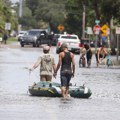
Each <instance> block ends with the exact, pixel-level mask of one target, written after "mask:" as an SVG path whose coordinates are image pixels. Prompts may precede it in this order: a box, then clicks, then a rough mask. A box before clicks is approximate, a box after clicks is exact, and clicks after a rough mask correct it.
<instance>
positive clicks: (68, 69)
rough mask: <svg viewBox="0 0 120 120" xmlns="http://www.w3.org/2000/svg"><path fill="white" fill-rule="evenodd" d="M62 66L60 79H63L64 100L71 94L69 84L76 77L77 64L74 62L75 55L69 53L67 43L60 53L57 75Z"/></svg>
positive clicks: (62, 46)
mask: <svg viewBox="0 0 120 120" xmlns="http://www.w3.org/2000/svg"><path fill="white" fill-rule="evenodd" d="M60 66H61V70H60V77H61V86H62V89H61V91H62V96H63V97H64V98H67V97H68V92H69V83H70V80H71V77H74V74H75V62H74V55H73V53H71V52H69V51H68V48H67V44H66V43H63V44H62V45H61V52H60V53H59V60H58V64H57V69H56V75H57V71H58V70H59V68H60Z"/></svg>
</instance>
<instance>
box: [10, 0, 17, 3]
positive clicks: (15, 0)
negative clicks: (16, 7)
mask: <svg viewBox="0 0 120 120" xmlns="http://www.w3.org/2000/svg"><path fill="white" fill-rule="evenodd" d="M10 1H12V2H13V3H16V2H19V0H10Z"/></svg>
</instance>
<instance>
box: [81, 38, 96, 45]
mask: <svg viewBox="0 0 120 120" xmlns="http://www.w3.org/2000/svg"><path fill="white" fill-rule="evenodd" d="M89 42H90V43H89ZM84 44H88V45H89V44H90V47H95V41H94V40H91V39H90V40H89V38H87V39H86V38H85V39H81V46H84Z"/></svg>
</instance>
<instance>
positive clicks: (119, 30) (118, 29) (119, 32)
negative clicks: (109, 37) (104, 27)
mask: <svg viewBox="0 0 120 120" xmlns="http://www.w3.org/2000/svg"><path fill="white" fill-rule="evenodd" d="M119 34H120V27H117V28H116V35H117V58H116V59H117V61H118V57H119V41H118V38H119Z"/></svg>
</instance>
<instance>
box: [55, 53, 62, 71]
mask: <svg viewBox="0 0 120 120" xmlns="http://www.w3.org/2000/svg"><path fill="white" fill-rule="evenodd" d="M62 54H63V53H62V52H61V53H60V54H59V60H58V64H57V68H56V72H55V73H57V71H58V70H59V68H60V66H61V64H62Z"/></svg>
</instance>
